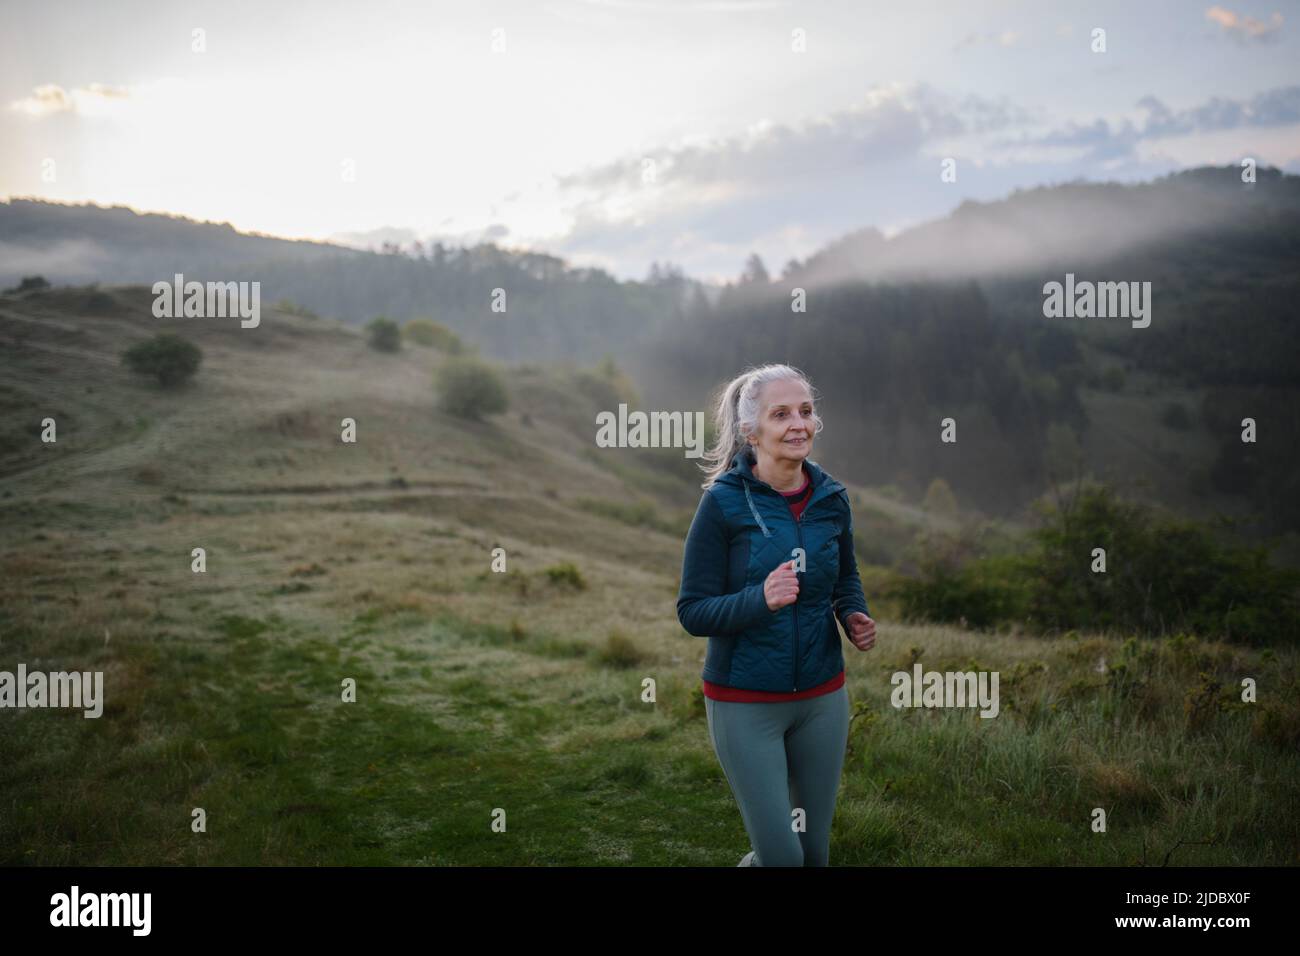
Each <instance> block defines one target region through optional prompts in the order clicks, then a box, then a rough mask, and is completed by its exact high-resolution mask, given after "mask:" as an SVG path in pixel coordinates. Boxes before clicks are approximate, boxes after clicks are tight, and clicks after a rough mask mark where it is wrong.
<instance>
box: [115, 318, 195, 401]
mask: <svg viewBox="0 0 1300 956" xmlns="http://www.w3.org/2000/svg"><path fill="white" fill-rule="evenodd" d="M202 360H203V352H202V351H201V350H200V349H199V347H198V346H197V345H195V344H194V343H193V342H191V341H189V340H188V339H183V338H181V337H180V336H179V335H176V334H175V333H174V332H162V333H159V334H158V335H155V336H154V337H153V338H151V339H145V340H144V341H143V342H137V343H136V344H135V345H133V346H131V347H130V348H129V349H127V350H126V351H124V352H123V353H122V363H123V364H124V365H126V366H128V367H129V368H130V369H131V371H133V372H135V373H136V374H137V375H150V376H153V377H154V378H156V379H158V382H159V384H160V385H163V386H164V387H167V388H171V387H174V386H176V385H180V384H181V383H182V382H184V381H186V380H187V379H189V378H190V377H191V376H192V375H193V374H194V373H195V372H196V371H197V370H198V367H199V363H200V362H201V361H202Z"/></svg>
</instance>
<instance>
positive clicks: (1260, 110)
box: [989, 86, 1300, 161]
mask: <svg viewBox="0 0 1300 956" xmlns="http://www.w3.org/2000/svg"><path fill="white" fill-rule="evenodd" d="M1136 105H1137V107H1138V108H1139V109H1140V110H1142V111H1143V112H1144V113H1145V114H1146V118H1145V121H1144V122H1142V123H1141V124H1140V125H1136V124H1134V123H1132V122H1131V121H1129V120H1125V121H1124V122H1123V123H1121V124H1117V125H1114V126H1112V125H1111V124H1110V123H1108V122H1106V121H1105V120H1102V119H1096V120H1093V121H1092V122H1091V123H1076V122H1073V121H1071V122H1069V123H1066V124H1065V125H1064V126H1061V127H1058V128H1055V129H1052V130H1049V131H1048V132H1046V133H1042V134H1037V135H1029V136H1024V137H1021V138H1018V139H1001V140H997V141H995V142H993V143H990V144H989V146H990V147H992V148H993V149H1005V148H1012V147H1014V148H1017V149H1023V148H1024V147H1064V148H1071V149H1075V150H1081V151H1082V152H1083V158H1084V159H1087V160H1097V161H1109V160H1114V159H1116V158H1120V157H1130V156H1133V155H1135V151H1136V149H1137V146H1138V144H1139V143H1140V142H1142V141H1144V140H1154V139H1166V138H1170V137H1175V136H1191V135H1193V134H1197V133H1214V132H1218V131H1220V130H1229V129H1240V128H1245V127H1254V128H1264V127H1277V126H1291V125H1295V124H1298V123H1300V86H1286V87H1277V88H1274V89H1271V90H1264V91H1263V92H1260V93H1256V94H1255V95H1254V96H1252V97H1250V98H1249V99H1246V100H1234V99H1225V98H1223V97H1219V96H1212V97H1210V99H1208V100H1206V101H1205V102H1204V103H1202V104H1200V105H1199V106H1193V107H1189V108H1188V109H1180V110H1174V109H1170V108H1169V107H1168V106H1166V105H1165V104H1164V103H1163V102H1161V101H1160V100H1159V99H1157V98H1156V97H1154V96H1150V95H1148V96H1144V97H1142V98H1141V99H1140V100H1138V101H1137V104H1136Z"/></svg>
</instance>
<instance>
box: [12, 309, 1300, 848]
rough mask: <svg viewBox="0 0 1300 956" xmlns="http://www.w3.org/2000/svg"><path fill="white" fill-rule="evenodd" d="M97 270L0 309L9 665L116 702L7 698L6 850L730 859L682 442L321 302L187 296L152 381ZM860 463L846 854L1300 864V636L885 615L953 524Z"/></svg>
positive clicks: (131, 317)
mask: <svg viewBox="0 0 1300 956" xmlns="http://www.w3.org/2000/svg"><path fill="white" fill-rule="evenodd" d="M87 299H88V293H87V292H86V290H76V289H59V290H54V291H51V292H45V293H41V294H38V295H29V296H26V297H23V298H17V297H11V298H6V299H0V341H3V342H4V352H3V358H2V359H0V361H2V362H3V370H4V374H3V379H2V380H0V428H3V436H2V437H3V442H2V446H0V670H10V671H13V670H15V669H16V667H17V665H18V664H19V663H20V662H21V663H25V664H26V665H27V668H28V670H29V671H31V670H46V671H54V670H79V671H96V670H100V671H103V672H104V675H105V677H104V682H105V683H104V688H105V705H104V712H103V716H102V717H101V718H99V719H97V720H96V719H86V718H84V717H83V716H82V715H81V712H80V711H78V710H58V709H21V710H9V709H6V710H3V711H0V863H4V864H7V865H14V864H40V865H51V864H52V865H61V864H78V865H86V864H89V865H114V864H131V865H135V864H204V865H231V864H237V865H283V864H328V865H334V864H341V865H355V864H366V865H376V864H377V865H443V866H482V865H490V866H499V865H504V866H554V865H577V866H628V865H635V866H683V865H685V866H734V865H735V864H736V863H737V862H738V860H739V859H740V857H741V856H742V854H743V853H744V852H745V851H746V850H747V849H748V841H747V839H746V837H745V832H744V827H743V824H742V822H741V818H740V814H739V811H738V809H737V807H736V804H735V802H734V799H733V797H732V795H731V792H730V790H729V789H728V786H727V782H726V780H725V778H724V776H723V773H722V770H721V768H720V767H719V765H718V762H717V759H716V757H715V756H714V754H713V751H712V748H711V746H710V743H709V737H708V731H707V726H706V723H705V718H704V707H703V698H702V697H701V695H700V691H699V683H700V681H699V672H700V667H701V662H702V658H703V653H704V648H705V642H704V641H703V639H700V638H695V637H691V636H689V635H686V634H685V633H684V632H683V631H682V629H681V627H680V625H679V624H678V622H677V618H676V613H675V600H676V594H677V587H678V574H679V573H680V567H681V554H682V544H683V537H684V534H685V530H686V527H687V524H688V522H689V520H690V516H691V514H692V513H693V510H694V506H695V503H696V501H697V500H698V496H699V487H698V480H696V481H692V480H691V479H690V477H689V472H688V471H687V472H682V471H680V470H679V471H673V470H672V469H666V468H664V467H660V466H658V465H656V464H654V463H653V462H652V460H651V459H650V458H649V457H648V455H649V454H650V453H649V452H646V451H641V450H636V449H621V450H619V449H597V448H595V446H594V442H593V441H592V435H593V434H594V409H593V408H590V407H588V405H587V404H584V400H583V396H582V395H581V394H580V392H578V391H576V390H575V389H574V388H573V387H572V386H571V384H570V379H569V378H568V377H566V374H567V373H565V372H564V371H563V370H559V369H549V368H542V367H537V366H531V365H518V366H514V367H512V368H509V369H506V370H505V372H506V378H507V382H508V385H509V391H510V410H509V411H508V412H506V413H504V414H501V415H496V416H492V417H490V418H488V419H487V420H485V421H482V422H475V421H472V420H468V419H464V418H459V417H456V416H452V415H448V414H445V413H443V412H440V411H438V410H437V409H436V408H435V400H434V393H433V389H432V385H431V381H432V376H433V373H434V371H435V369H436V368H437V367H438V365H439V363H440V362H441V361H443V358H442V356H441V353H439V352H437V351H436V350H433V349H425V348H418V347H414V346H411V345H407V346H406V347H405V348H404V349H403V351H402V352H400V353H398V354H383V353H379V352H376V351H374V350H372V349H369V348H367V346H366V344H365V340H364V338H363V337H362V336H361V335H360V334H359V333H357V332H356V331H353V330H350V329H347V328H345V327H343V326H341V325H338V324H336V323H334V322H329V321H325V320H320V319H313V318H310V317H307V316H302V315H291V314H281V313H276V312H271V311H269V310H264V314H263V318H262V325H261V326H260V327H259V328H258V329H256V330H252V329H248V330H245V329H241V328H239V325H238V321H237V320H221V319H193V320H176V321H175V323H174V324H175V325H176V331H179V332H181V333H182V334H184V335H185V336H186V337H188V338H191V339H192V340H193V341H194V342H196V343H197V344H198V345H200V346H201V348H202V349H203V352H204V360H203V365H202V367H201V368H200V370H199V372H198V374H197V376H196V377H195V379H194V380H193V382H192V383H190V384H189V385H188V386H186V387H183V388H181V389H178V390H174V391H167V390H163V389H160V388H158V387H157V386H156V385H153V384H150V383H149V382H147V381H145V380H142V379H139V378H137V377H135V376H133V375H131V374H130V373H129V372H128V371H127V370H125V369H124V368H123V367H122V366H121V365H120V363H119V361H118V358H117V356H118V353H119V352H120V351H121V350H122V349H123V348H124V347H126V346H127V345H129V344H131V343H132V342H134V341H137V340H139V339H141V338H144V337H145V336H147V335H149V334H151V333H152V332H154V331H156V326H157V324H158V322H159V321H160V320H156V319H153V318H152V317H151V316H150V315H149V301H150V295H149V293H148V290H147V289H143V288H131V289H119V290H115V291H113V293H112V295H111V300H112V301H111V303H109V304H106V303H105V302H104V300H103V298H102V297H100V298H98V299H96V300H95V301H96V302H97V306H96V308H95V310H94V311H93V314H92V313H91V312H88V310H87V307H86V302H87ZM47 416H49V417H53V418H54V419H55V420H56V423H57V429H58V432H57V442H56V443H55V444H53V445H46V444H43V443H42V442H41V440H40V437H39V436H40V422H41V420H42V419H43V418H45V417H47ZM345 417H351V418H353V419H355V420H356V423H357V435H358V441H357V442H356V443H355V444H345V443H343V442H341V441H340V438H339V434H340V427H339V423H340V420H341V419H343V418H345ZM824 464H826V466H827V467H828V468H830V469H831V470H832V471H835V463H834V462H833V461H826V462H824ZM683 475H684V476H685V477H683ZM846 483H847V482H846ZM849 484H850V487H851V489H852V492H853V497H854V501H855V515H857V523H858V527H859V540H858V542H857V546H858V549H859V561H860V563H861V565H862V575H863V580H864V583H865V585H866V596H867V599H868V601H869V602H870V603H871V605H872V608H873V613H874V614H875V615H876V617H877V621H878V627H879V636H878V641H877V646H876V648H875V649H874V650H872V651H871V652H869V653H866V654H863V653H861V652H859V651H857V650H856V649H855V648H854V647H853V646H852V645H851V644H849V643H848V642H847V641H845V642H844V648H845V658H846V661H847V663H848V687H849V694H850V697H851V700H852V702H853V709H854V716H853V720H852V723H851V726H850V741H849V754H848V757H847V760H846V764H845V770H844V774H843V779H842V784H841V792H840V799H839V804H838V808H837V813H836V819H835V826H834V831H833V834H832V843H831V861H832V864H833V865H909V866H916V865H921V866H924V865H1027V864H1046V865H1143V864H1146V865H1160V864H1162V863H1166V862H1167V863H1169V864H1170V865H1210V866H1225V865H1227V866H1248V865H1259V864H1295V863H1297V862H1300V797H1298V790H1297V784H1298V782H1300V744H1298V741H1297V727H1298V726H1300V714H1298V713H1297V706H1298V705H1297V699H1298V698H1300V695H1298V694H1297V688H1296V679H1297V676H1298V672H1300V666H1298V661H1297V655H1296V652H1295V651H1294V650H1285V651H1284V650H1278V651H1276V652H1273V651H1268V650H1259V649H1251V648H1244V647H1238V646H1231V645H1224V644H1216V643H1208V642H1204V641H1200V640H1198V639H1196V638H1194V637H1190V636H1179V637H1174V638H1169V639H1165V640H1151V641H1137V640H1130V639H1128V637H1127V636H1126V635H1122V634H1114V635H1102V634H1087V633H1071V634H1068V635H1066V636H1064V637H1060V638H1056V639H1051V640H1049V639H1045V638H1039V637H1035V636H1032V635H1028V634H1020V633H1002V634H980V633H975V632H971V631H965V630H962V629H959V628H952V627H940V626H916V625H908V624H903V623H900V622H898V621H896V620H892V619H891V613H890V605H889V602H888V601H885V600H883V599H878V598H877V596H876V594H874V593H873V588H874V587H875V586H877V585H879V584H881V583H883V582H884V581H886V580H887V579H888V575H889V570H888V569H887V568H886V567H884V566H883V565H882V564H880V563H873V562H875V561H878V559H879V557H880V554H881V552H880V548H879V547H878V546H877V544H876V543H875V542H874V541H873V540H871V535H870V532H871V531H872V530H876V529H877V528H878V529H879V530H880V533H881V534H882V535H884V536H886V537H888V536H889V535H894V536H897V537H899V538H900V539H901V538H905V537H906V535H907V534H909V533H911V532H910V531H909V528H912V529H913V530H914V528H915V527H919V526H920V524H921V523H923V522H930V521H935V520H938V519H936V518H934V517H933V516H928V515H925V514H924V513H922V512H920V511H919V510H917V509H915V508H911V507H909V506H905V505H902V504H899V503H898V502H896V501H893V500H892V499H890V498H889V497H888V496H887V495H883V494H881V493H880V492H879V491H874V490H872V489H867V488H861V487H856V486H853V485H852V484H851V483H849ZM196 547H202V548H204V549H205V550H206V564H207V569H206V572H204V573H194V572H193V571H192V570H191V551H192V549H193V548H196ZM497 547H500V548H504V549H505V553H506V556H507V561H508V571H507V572H506V573H494V572H492V571H491V570H490V564H491V560H492V551H493V549H494V548H497ZM917 660H919V661H920V662H921V663H922V665H923V666H924V668H925V669H927V670H950V669H963V670H964V669H968V668H977V669H990V670H997V671H999V672H1000V675H1001V685H1000V690H1001V714H1000V716H999V717H998V718H997V719H991V720H987V719H981V718H979V717H978V715H977V714H976V713H974V712H973V711H971V712H952V711H926V710H896V709H894V708H893V707H891V706H890V703H889V696H890V692H891V690H892V687H891V685H890V681H889V678H890V675H891V674H892V673H893V672H895V671H897V670H910V669H911V666H912V664H913V662H914V661H917ZM1244 677H1251V678H1254V679H1255V681H1256V682H1257V685H1258V695H1259V702H1258V703H1255V704H1243V703H1241V702H1240V699H1239V685H1240V681H1241V679H1242V678H1244ZM346 678H353V679H355V681H356V685H357V699H356V702H355V703H344V702H342V701H341V699H340V693H341V682H342V681H343V680H344V679H346ZM646 678H653V680H654V681H655V684H656V696H657V700H656V702H654V703H645V702H643V701H642V699H641V697H642V683H643V681H644V680H645V679H646ZM1097 807H1101V808H1103V809H1104V810H1105V811H1106V815H1107V830H1106V832H1105V833H1097V832H1094V831H1093V829H1092V820H1093V810H1094V808H1097ZM195 808H203V810H204V811H205V813H206V832H202V833H196V832H193V830H192V828H191V814H192V812H193V810H194V809H195ZM496 808H501V809H503V810H504V811H505V814H506V830H505V832H494V830H493V827H492V822H493V813H494V809H496Z"/></svg>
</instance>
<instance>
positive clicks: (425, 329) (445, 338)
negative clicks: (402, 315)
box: [402, 319, 465, 355]
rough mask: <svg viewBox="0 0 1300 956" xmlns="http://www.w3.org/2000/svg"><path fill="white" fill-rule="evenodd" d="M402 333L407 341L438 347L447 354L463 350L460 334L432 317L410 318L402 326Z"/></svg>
mask: <svg viewBox="0 0 1300 956" xmlns="http://www.w3.org/2000/svg"><path fill="white" fill-rule="evenodd" d="M402 335H403V337H404V338H405V339H406V340H407V341H408V342H414V343H415V344H416V345H423V346H426V347H428V348H431V349H438V351H440V352H446V353H447V354H448V355H460V354H462V353H463V352H464V351H465V344H464V343H463V342H462V341H461V340H460V336H459V335H457V334H456V333H455V332H453V331H452V330H451V329H449V328H447V326H445V325H443V324H442V323H441V322H435V321H434V320H433V319H411V320H410V321H409V322H407V323H406V325H404V326H402Z"/></svg>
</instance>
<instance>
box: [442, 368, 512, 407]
mask: <svg viewBox="0 0 1300 956" xmlns="http://www.w3.org/2000/svg"><path fill="white" fill-rule="evenodd" d="M434 382H435V386H436V388H437V390H438V405H439V407H440V408H441V409H442V410H443V411H445V412H449V413H451V414H453V415H464V416H466V417H467V418H471V419H474V420H476V421H477V420H478V419H479V418H481V417H482V416H483V415H489V414H493V413H496V412H504V411H505V410H506V408H507V407H508V405H509V401H508V399H507V396H506V386H505V382H504V381H502V379H501V376H500V375H498V374H497V372H496V370H495V369H494V368H493V367H492V366H491V365H488V364H487V363H486V362H483V361H481V360H480V359H477V358H471V357H465V356H459V357H455V358H449V359H447V361H446V362H444V363H443V365H442V367H441V368H440V369H439V370H438V372H437V374H436V375H435V377H434Z"/></svg>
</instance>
